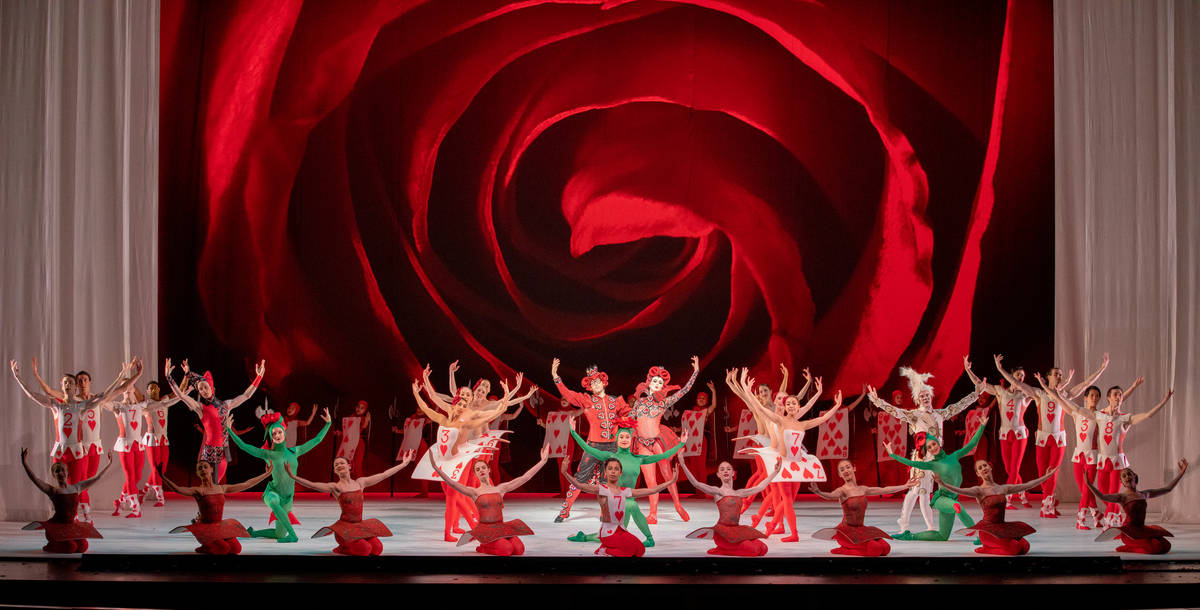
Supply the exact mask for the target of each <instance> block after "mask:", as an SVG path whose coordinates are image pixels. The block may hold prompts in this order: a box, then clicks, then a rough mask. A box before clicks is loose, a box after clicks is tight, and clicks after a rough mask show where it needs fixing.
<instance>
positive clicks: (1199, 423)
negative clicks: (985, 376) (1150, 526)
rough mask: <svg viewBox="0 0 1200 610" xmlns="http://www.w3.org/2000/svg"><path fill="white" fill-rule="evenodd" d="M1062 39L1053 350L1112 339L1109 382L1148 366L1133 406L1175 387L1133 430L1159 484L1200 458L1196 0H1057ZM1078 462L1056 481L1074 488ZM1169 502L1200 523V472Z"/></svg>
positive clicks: (1090, 351) (1106, 345) (1134, 455)
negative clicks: (1184, 462)
mask: <svg viewBox="0 0 1200 610" xmlns="http://www.w3.org/2000/svg"><path fill="white" fill-rule="evenodd" d="M1054 39H1055V40H1054V54H1055V66H1054V68H1055V91H1054V106H1055V117H1054V119H1055V157H1056V170H1055V175H1056V188H1055V191H1056V193H1057V196H1056V212H1055V223H1056V239H1055V256H1056V260H1055V269H1056V271H1057V278H1058V283H1057V285H1056V286H1055V327H1056V331H1055V356H1056V358H1057V359H1058V362H1060V363H1062V365H1063V366H1067V367H1075V368H1076V369H1078V370H1079V371H1080V372H1079V373H1077V374H1083V373H1082V370H1083V369H1091V368H1094V367H1095V366H1096V365H1097V364H1098V362H1099V360H1100V357H1101V354H1102V353H1103V352H1106V351H1107V352H1110V353H1111V354H1112V365H1111V366H1110V367H1109V369H1108V372H1107V373H1106V374H1105V375H1104V377H1102V378H1101V380H1100V383H1099V384H1098V385H1100V386H1101V388H1102V389H1103V390H1107V388H1108V387H1109V386H1112V385H1121V386H1122V387H1127V386H1128V385H1129V383H1130V382H1131V381H1132V380H1133V379H1134V378H1135V377H1136V376H1138V375H1144V376H1145V377H1146V383H1145V385H1144V386H1143V387H1142V389H1140V390H1138V391H1137V392H1136V394H1134V395H1133V396H1132V397H1131V398H1130V400H1129V402H1128V403H1127V407H1126V409H1127V410H1129V411H1132V412H1134V413H1138V412H1143V411H1145V410H1147V409H1149V408H1150V407H1151V406H1153V405H1154V404H1156V403H1157V402H1158V401H1159V400H1161V398H1162V397H1163V395H1164V394H1165V393H1166V391H1167V390H1168V389H1170V388H1174V390H1175V396H1174V398H1173V400H1172V401H1171V402H1170V403H1169V406H1168V407H1167V409H1166V410H1165V411H1164V412H1162V413H1160V414H1159V415H1158V416H1157V417H1156V418H1154V419H1151V420H1149V421H1147V422H1145V423H1143V424H1141V425H1139V426H1136V427H1134V428H1133V429H1132V431H1131V432H1130V433H1129V436H1128V438H1127V440H1126V443H1125V451H1126V454H1127V455H1128V457H1129V460H1130V462H1131V465H1132V467H1133V468H1134V469H1135V470H1137V472H1138V474H1139V476H1140V478H1141V487H1143V488H1148V487H1157V486H1158V485H1160V484H1162V482H1164V481H1167V480H1170V478H1171V477H1173V476H1174V474H1175V472H1176V468H1175V463H1176V461H1177V460H1178V459H1179V458H1181V457H1186V458H1188V460H1189V461H1190V462H1192V463H1193V464H1195V463H1196V462H1197V458H1198V457H1200V404H1198V403H1200V388H1198V387H1197V383H1196V382H1197V374H1196V370H1197V366H1200V358H1198V356H1200V355H1198V354H1197V349H1198V347H1197V346H1198V341H1197V340H1198V338H1200V337H1198V336H1197V332H1196V330H1197V323H1198V322H1200V320H1198V307H1200V287H1198V281H1197V280H1198V276H1197V273H1198V271H1197V269H1198V263H1200V252H1198V250H1200V246H1198V245H1197V242H1196V240H1197V238H1198V237H1200V213H1198V210H1197V205H1200V189H1198V188H1197V186H1198V180H1200V178H1198V176H1200V171H1198V170H1200V121H1198V119H1197V116H1196V114H1197V112H1198V111H1200V3H1197V2H1195V1H1194V0H1099V1H1095V0H1059V1H1056V2H1055V4H1054ZM1067 455H1068V456H1069V455H1070V452H1069V451H1068V453H1067ZM1069 469H1070V464H1069V463H1067V464H1064V470H1063V475H1064V476H1061V477H1060V481H1061V482H1060V483H1059V489H1060V490H1062V491H1063V492H1065V493H1064V495H1067V494H1069V495H1070V496H1071V497H1077V495H1078V492H1077V491H1076V490H1075V485H1074V483H1073V482H1072V481H1071V479H1070V470H1069ZM1160 508H1161V510H1162V511H1163V519H1164V520H1165V521H1174V522H1200V480H1196V477H1195V476H1187V477H1185V478H1184V479H1183V481H1182V482H1181V483H1180V485H1179V487H1178V488H1176V491H1175V492H1174V493H1173V494H1171V495H1169V496H1167V497H1165V498H1164V499H1162V500H1155V501H1152V502H1151V504H1150V510H1151V511H1152V512H1153V511H1156V510H1159V509H1160Z"/></svg>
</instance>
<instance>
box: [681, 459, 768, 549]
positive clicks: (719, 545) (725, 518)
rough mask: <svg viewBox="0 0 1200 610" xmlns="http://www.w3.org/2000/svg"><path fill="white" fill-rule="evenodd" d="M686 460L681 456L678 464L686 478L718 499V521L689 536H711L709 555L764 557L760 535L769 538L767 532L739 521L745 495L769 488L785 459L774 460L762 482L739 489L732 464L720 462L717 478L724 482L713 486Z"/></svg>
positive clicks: (694, 485)
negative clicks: (707, 483)
mask: <svg viewBox="0 0 1200 610" xmlns="http://www.w3.org/2000/svg"><path fill="white" fill-rule="evenodd" d="M685 462H686V460H684V459H680V460H679V466H680V468H681V469H682V470H683V474H684V476H686V477H687V480H688V481H690V482H691V483H692V487H695V488H696V491H699V492H701V493H706V494H708V495H710V496H712V497H713V498H715V499H716V501H717V524H716V525H714V526H712V527H702V528H700V529H698V530H695V531H693V532H692V533H690V534H688V535H687V537H688V538H699V539H707V538H711V539H712V541H713V543H714V544H716V546H714V547H713V548H711V549H708V554H709V555H733V556H736V557H761V556H763V555H766V554H767V545H766V544H764V543H763V541H762V540H760V538H766V537H767V535H766V534H764V533H762V532H760V531H758V530H756V529H754V528H752V527H749V526H746V525H742V524H741V523H740V521H741V508H742V498H745V497H747V496H750V495H754V494H756V493H759V492H761V491H762V490H764V489H766V488H767V485H768V484H769V483H770V482H771V481H772V480H773V479H774V478H775V477H776V476H778V475H779V471H780V470H781V469H783V460H782V459H779V458H777V459H776V460H775V470H774V471H772V472H771V474H770V476H768V477H766V478H765V479H763V481H762V482H761V483H759V484H758V485H756V486H754V487H746V488H743V489H738V490H735V489H734V488H733V481H734V479H735V478H736V477H737V471H736V470H734V469H733V464H730V463H729V462H721V463H720V464H718V465H717V480H719V481H721V486H720V487H713V486H711V485H705V484H704V483H701V482H700V481H699V480H697V479H696V477H695V476H694V475H692V472H691V470H689V469H688V467H687V464H686V463H685Z"/></svg>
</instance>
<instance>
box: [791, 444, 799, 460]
mask: <svg viewBox="0 0 1200 610" xmlns="http://www.w3.org/2000/svg"><path fill="white" fill-rule="evenodd" d="M799 450H800V448H799V447H796V446H795V445H792V456H793V457H795V455H796V452H798V451H799Z"/></svg>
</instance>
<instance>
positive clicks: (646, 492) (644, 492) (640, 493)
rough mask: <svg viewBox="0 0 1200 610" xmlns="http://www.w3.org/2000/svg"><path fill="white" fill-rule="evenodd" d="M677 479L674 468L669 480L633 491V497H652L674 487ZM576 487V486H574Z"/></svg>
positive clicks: (676, 472) (676, 471)
mask: <svg viewBox="0 0 1200 610" xmlns="http://www.w3.org/2000/svg"><path fill="white" fill-rule="evenodd" d="M678 479H679V469H678V468H676V469H674V470H673V471H671V478H670V479H669V480H666V481H663V482H662V483H659V484H658V485H655V486H654V487H649V488H646V489H634V490H633V497H634V498H644V497H646V496H652V495H654V494H656V493H658V492H660V491H662V490H664V489H666V488H668V487H670V486H672V485H674V484H675V481H676V480H678ZM576 487H578V486H576Z"/></svg>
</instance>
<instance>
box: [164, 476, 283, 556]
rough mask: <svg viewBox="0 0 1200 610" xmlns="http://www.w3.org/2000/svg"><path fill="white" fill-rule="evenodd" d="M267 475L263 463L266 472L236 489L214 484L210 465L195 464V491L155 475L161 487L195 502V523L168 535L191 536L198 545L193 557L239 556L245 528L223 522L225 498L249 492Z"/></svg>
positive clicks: (232, 521)
mask: <svg viewBox="0 0 1200 610" xmlns="http://www.w3.org/2000/svg"><path fill="white" fill-rule="evenodd" d="M270 475H271V463H270V462H267V469H266V470H264V471H263V473H262V474H260V475H258V476H256V477H254V478H251V479H247V480H246V481H245V482H242V483H238V484H236V485H220V484H218V483H217V482H216V481H215V480H214V477H215V476H216V475H215V472H214V470H213V465H212V464H211V463H210V462H205V461H204V460H200V461H198V462H196V478H198V479H200V484H199V485H197V486H196V487H180V486H178V485H176V484H175V483H174V482H173V481H171V479H168V478H167V476H166V474H165V473H163V472H159V477H160V478H162V482H163V485H166V486H167V489H169V490H171V491H173V492H175V493H177V494H179V495H181V496H191V497H192V498H194V499H195V500H196V506H197V507H198V508H199V510H200V517H199V518H197V519H196V521H195V522H193V523H192V524H191V525H181V526H179V527H177V528H175V529H173V530H171V533H172V534H178V533H180V532H191V533H192V535H193V536H195V537H196V541H197V542H199V543H200V546H198V547H196V552H197V553H206V554H208V555H237V554H238V553H241V552H242V543H240V542H238V538H249V537H250V532H248V531H246V527H245V526H244V525H242V524H241V523H240V522H238V520H237V519H224V518H223V517H224V513H225V494H233V493H237V492H239V491H245V490H247V489H250V488H251V487H254V486H255V485H258V484H259V483H260V482H261V481H262V480H263V479H265V478H267V477H268V476H270Z"/></svg>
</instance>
